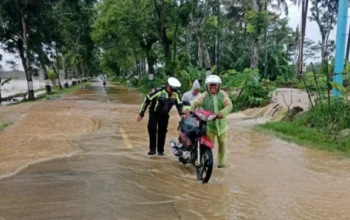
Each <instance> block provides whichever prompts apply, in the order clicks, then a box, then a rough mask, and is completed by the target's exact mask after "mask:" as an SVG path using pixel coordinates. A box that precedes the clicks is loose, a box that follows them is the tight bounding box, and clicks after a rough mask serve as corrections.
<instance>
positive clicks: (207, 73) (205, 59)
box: [202, 42, 211, 77]
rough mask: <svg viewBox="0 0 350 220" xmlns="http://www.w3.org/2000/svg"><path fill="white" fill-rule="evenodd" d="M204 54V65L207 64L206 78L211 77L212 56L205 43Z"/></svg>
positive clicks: (203, 45) (203, 44)
mask: <svg viewBox="0 0 350 220" xmlns="http://www.w3.org/2000/svg"><path fill="white" fill-rule="evenodd" d="M202 47H203V49H202V52H203V53H204V54H203V55H204V64H205V74H206V76H207V77H208V76H210V75H211V63H210V55H209V52H208V48H207V47H206V45H205V42H203V43H202Z"/></svg>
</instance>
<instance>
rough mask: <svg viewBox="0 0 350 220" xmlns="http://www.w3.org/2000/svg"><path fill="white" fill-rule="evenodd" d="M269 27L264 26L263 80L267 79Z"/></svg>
mask: <svg viewBox="0 0 350 220" xmlns="http://www.w3.org/2000/svg"><path fill="white" fill-rule="evenodd" d="M265 13H267V2H266V1H265ZM268 28H269V25H266V28H265V35H264V42H265V54H264V78H267V67H268V66H267V30H268Z"/></svg>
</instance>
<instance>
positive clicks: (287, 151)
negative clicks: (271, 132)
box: [0, 83, 350, 220]
mask: <svg viewBox="0 0 350 220" xmlns="http://www.w3.org/2000/svg"><path fill="white" fill-rule="evenodd" d="M142 100H143V96H142V95H139V94H138V93H136V92H135V91H133V90H127V89H125V88H123V87H119V86H116V85H110V86H108V87H107V88H105V89H104V88H102V87H101V83H92V84H91V85H90V86H86V87H85V88H83V89H81V90H79V91H78V92H76V93H74V94H72V95H69V96H66V97H65V98H64V99H62V100H53V101H45V102H36V103H29V104H27V103H25V104H24V105H18V106H9V107H3V108H0V117H4V115H5V114H6V115H10V116H11V117H12V118H13V119H16V122H15V124H14V125H13V126H11V127H10V128H9V129H7V130H6V131H5V132H3V133H1V134H0V159H1V160H0V174H1V175H2V176H9V177H7V178H2V179H1V180H0V193H1V196H0V219H1V220H2V219H6V220H7V219H10V220H12V219H26V220H27V219H33V220H34V219H35V220H37V219H45V220H46V219H74V220H75V219H88V220H90V219H91V220H93V219H98V220H99V219H103V220H112V219H150V220H151V219H190V220H192V219H228V220H231V219H263V220H265V219H266V220H274V219H276V220H277V219H278V220H280V219H288V220H294V219H295V220H300V219H306V220H308V219H310V220H317V219H336V220H339V219H350V209H349V203H350V190H348V187H349V185H350V161H349V160H347V159H339V158H336V157H335V156H332V155H330V154H328V153H326V152H321V151H315V150H311V149H305V148H301V147H298V146H296V145H294V144H290V143H287V142H284V141H281V140H278V139H275V138H273V137H270V136H266V135H263V134H260V133H257V132H254V131H253V130H252V127H253V125H254V124H255V123H256V121H254V119H242V118H240V117H232V119H231V120H230V135H229V144H228V146H229V149H228V152H229V155H228V166H227V168H225V169H214V172H213V176H212V179H211V181H210V183H209V184H206V185H203V184H201V183H199V182H198V181H196V179H195V175H194V170H193V168H192V167H184V166H183V165H179V164H178V163H177V160H176V158H175V157H173V156H172V155H171V151H170V149H169V147H168V146H167V147H166V155H167V156H165V157H158V156H155V157H148V156H147V155H146V154H147V152H148V136H147V130H146V125H147V118H146V117H145V119H144V120H143V121H142V122H141V123H136V115H137V113H138V110H139V107H140V103H141V102H142ZM0 119H1V118H0ZM177 124H178V117H177V116H176V111H175V109H174V111H173V117H171V121H170V126H169V132H168V138H167V139H168V140H167V143H168V141H169V140H170V139H172V138H176V134H177V133H176V127H177ZM53 158H56V159H53ZM30 164H31V165H30ZM28 165H29V166H28Z"/></svg>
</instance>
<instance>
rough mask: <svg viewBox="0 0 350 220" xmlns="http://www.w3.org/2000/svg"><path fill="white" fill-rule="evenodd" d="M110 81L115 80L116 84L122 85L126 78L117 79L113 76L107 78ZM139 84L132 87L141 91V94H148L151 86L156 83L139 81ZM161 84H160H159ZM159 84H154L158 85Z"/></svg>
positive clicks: (125, 82)
mask: <svg viewBox="0 0 350 220" xmlns="http://www.w3.org/2000/svg"><path fill="white" fill-rule="evenodd" d="M109 80H110V81H111V82H116V83H118V84H122V85H125V86H126V85H127V80H126V79H118V78H116V77H114V78H111V79H109ZM140 84H141V85H139V86H133V87H134V88H136V89H137V90H138V91H139V92H141V93H143V94H148V93H149V92H150V91H151V90H152V88H154V85H156V84H155V83H154V84H148V83H140ZM159 85H161V84H159ZM159 85H156V86H159Z"/></svg>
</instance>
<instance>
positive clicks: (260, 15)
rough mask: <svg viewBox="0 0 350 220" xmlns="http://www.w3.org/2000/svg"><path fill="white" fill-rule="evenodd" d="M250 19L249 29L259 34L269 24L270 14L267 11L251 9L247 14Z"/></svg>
mask: <svg viewBox="0 0 350 220" xmlns="http://www.w3.org/2000/svg"><path fill="white" fill-rule="evenodd" d="M246 19H247V21H248V26H247V31H248V33H251V34H253V35H255V36H259V35H260V34H261V32H262V31H263V30H265V28H266V27H267V25H268V15H267V14H266V12H265V11H258V12H255V11H249V12H248V13H247V15H246Z"/></svg>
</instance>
